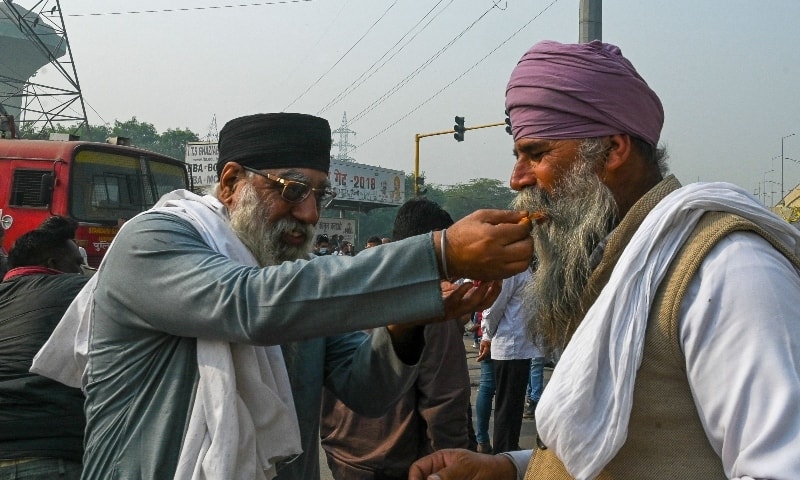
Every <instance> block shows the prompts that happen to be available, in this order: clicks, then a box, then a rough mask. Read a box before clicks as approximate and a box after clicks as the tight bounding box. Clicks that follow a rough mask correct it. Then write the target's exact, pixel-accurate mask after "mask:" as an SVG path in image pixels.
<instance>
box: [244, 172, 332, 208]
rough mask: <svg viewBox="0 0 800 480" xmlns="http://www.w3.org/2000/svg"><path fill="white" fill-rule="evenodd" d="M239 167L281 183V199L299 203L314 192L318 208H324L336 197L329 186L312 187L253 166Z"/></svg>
mask: <svg viewBox="0 0 800 480" xmlns="http://www.w3.org/2000/svg"><path fill="white" fill-rule="evenodd" d="M241 167H242V168H243V169H245V170H247V171H248V172H252V173H255V174H256V175H260V176H262V177H264V178H266V179H267V180H271V181H273V182H275V183H277V184H280V185H282V187H283V188H281V197H283V199H284V200H286V201H287V202H289V203H300V202H302V201H303V200H305V199H306V198H307V197H308V196H309V195H310V194H311V192H314V196H315V197H316V199H317V205H319V206H320V208H326V207H327V206H328V205H330V204H331V202H333V199H334V198H336V192H334V191H333V190H331V189H330V188H314V187H312V186H311V185H309V184H307V183H304V182H300V181H297V180H289V179H288V178H283V177H279V176H277V175H272V174H271V173H264V172H261V171H258V170H256V169H254V168H250V167H245V166H244V165H241Z"/></svg>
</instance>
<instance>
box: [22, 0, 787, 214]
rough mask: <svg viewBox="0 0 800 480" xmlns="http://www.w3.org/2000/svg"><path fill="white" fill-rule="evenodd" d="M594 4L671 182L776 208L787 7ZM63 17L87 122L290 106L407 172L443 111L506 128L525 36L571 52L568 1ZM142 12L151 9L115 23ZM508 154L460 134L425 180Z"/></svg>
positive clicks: (573, 37)
mask: <svg viewBox="0 0 800 480" xmlns="http://www.w3.org/2000/svg"><path fill="white" fill-rule="evenodd" d="M18 3H19V4H21V5H23V6H26V7H31V6H32V4H33V1H32V0H20V1H18ZM237 3H238V4H246V5H249V6H238V5H236V4H237ZM603 3H604V4H603V40H604V41H606V42H610V43H614V44H617V45H619V46H620V47H621V48H622V51H623V53H624V54H625V55H626V56H627V57H628V58H629V59H630V60H631V61H632V62H633V64H634V65H635V66H636V68H637V69H638V71H639V73H640V74H641V75H642V76H643V77H644V78H645V79H646V80H647V82H648V83H649V84H650V86H651V87H652V88H653V89H654V90H655V91H656V93H657V94H658V95H659V96H660V98H661V100H662V102H663V104H664V109H665V112H666V122H665V126H664V130H663V133H662V136H661V142H662V143H664V144H665V145H666V146H667V147H668V149H669V151H670V158H671V160H670V165H671V169H672V171H673V173H675V174H676V175H677V176H678V178H679V179H680V180H681V181H683V182H684V183H688V182H691V181H696V180H702V181H710V180H724V181H730V182H734V183H737V184H739V185H741V186H742V187H744V188H745V189H747V190H748V191H750V192H755V193H758V192H759V191H761V190H760V189H761V188H763V184H764V180H767V183H766V185H767V190H768V191H770V190H773V191H775V192H776V193H775V194H774V201H776V202H777V201H778V199H779V196H780V191H781V185H780V182H781V163H782V162H781V157H780V155H781V138H782V137H784V136H786V135H790V134H792V133H797V135H796V136H794V137H789V138H786V139H785V141H784V147H785V148H784V155H785V156H786V157H788V158H791V159H796V160H797V161H798V162H797V163H796V162H795V161H793V160H788V159H787V160H786V161H785V162H783V163H784V188H785V190H787V191H788V190H790V189H791V188H793V187H794V186H795V185H796V184H797V183H798V182H800V24H798V21H800V2H799V1H797V0H764V1H755V0H751V1H744V0H702V1H698V0H670V1H660V2H652V1H632V0H628V1H622V0H618V1H613V0H606V1H605V2H603ZM61 6H62V8H63V10H64V12H63V13H64V18H65V22H66V26H67V33H68V35H69V40H70V43H71V47H72V53H73V57H74V61H75V64H76V66H77V71H78V77H79V79H80V83H81V87H82V91H83V95H84V100H85V102H86V104H87V111H88V114H89V121H90V123H92V124H96V123H104V122H113V121H114V120H115V119H118V120H127V119H129V118H130V117H131V116H134V115H135V116H136V117H137V118H138V119H139V120H141V121H147V122H150V123H153V124H154V125H155V126H156V128H157V129H158V130H159V131H163V130H166V129H167V128H189V129H191V130H193V131H195V132H197V133H198V134H199V135H200V136H201V137H205V136H206V135H207V134H208V133H209V129H210V128H209V127H210V125H211V123H212V119H214V118H216V123H217V127H218V129H221V128H222V126H223V125H224V123H225V122H226V121H228V120H230V119H231V118H234V117H236V116H239V115H244V114H250V113H256V112H271V111H291V112H304V113H312V114H318V115H320V116H323V117H325V118H327V119H328V120H329V121H330V123H331V125H332V127H333V128H334V129H336V128H339V127H340V125H341V121H342V117H343V115H344V114H345V113H346V114H347V117H348V119H349V120H350V123H349V128H350V129H351V130H352V131H355V132H356V135H355V136H352V135H351V136H350V137H349V140H350V143H351V144H353V145H355V146H356V147H357V148H356V150H354V151H353V152H352V153H351V156H352V157H353V158H355V159H356V160H357V161H358V162H360V163H365V164H371V165H378V166H383V167H387V168H394V169H401V170H405V171H406V172H411V171H413V168H414V135H415V134H416V133H431V132H438V131H443V130H449V129H452V125H453V117H454V116H455V115H461V116H464V117H466V124H467V126H477V125H484V124H490V123H495V122H502V121H503V119H504V115H503V98H504V93H505V85H506V82H507V80H508V75H509V73H510V71H511V69H512V68H513V66H514V65H515V64H516V62H517V60H518V59H519V58H520V56H521V55H522V54H523V53H524V52H525V51H526V50H527V49H528V48H529V47H530V46H531V45H533V44H534V43H536V42H537V41H539V40H544V39H549V40H557V41H561V42H575V41H577V40H578V6H579V2H578V0H556V1H553V0H543V1H542V0H528V1H514V0H508V1H502V2H496V3H494V2H492V1H490V0H458V1H453V0H443V1H439V2H436V1H433V0H429V1H421V0H413V1H412V0H405V1H399V0H398V1H389V0H385V1H377V0H311V1H302V0H296V1H291V0H284V1H282V2H279V1H274V2H264V1H257V0H249V1H247V2H243V1H241V0H237V2H227V1H226V0H191V1H190V0H170V1H169V2H164V1H161V0H137V1H130V0H128V1H120V0H67V1H62V2H61ZM212 7H225V8H212ZM167 9H171V10H173V11H167ZM180 9H184V10H180ZM146 10H154V11H155V13H126V12H134V11H138V12H143V11H146ZM112 13H119V14H112ZM94 14H104V15H94ZM426 15H427V16H426ZM42 78H45V77H44V76H43V77H42ZM338 140H339V138H338V136H334V141H338ZM511 147H512V142H511V137H510V136H508V135H507V134H506V133H505V131H504V129H503V128H502V127H494V128H486V129H481V130H474V131H468V132H467V133H466V140H465V141H464V142H461V143H458V142H456V141H455V140H454V139H453V138H452V135H441V136H433V137H428V138H424V139H422V140H421V143H420V151H421V155H420V163H421V170H422V171H423V172H424V173H425V174H426V177H427V181H428V182H429V183H435V184H441V185H450V184H455V183H459V182H465V181H468V180H470V179H472V178H478V177H488V178H497V179H501V180H503V182H507V180H508V176H509V173H510V169H511V166H512V164H513V157H512V156H511ZM336 153H338V150H337V149H336V147H334V154H336ZM770 170H772V172H770ZM773 182H774V183H773ZM762 199H763V196H762ZM767 200H768V201H770V198H769V196H768V198H767Z"/></svg>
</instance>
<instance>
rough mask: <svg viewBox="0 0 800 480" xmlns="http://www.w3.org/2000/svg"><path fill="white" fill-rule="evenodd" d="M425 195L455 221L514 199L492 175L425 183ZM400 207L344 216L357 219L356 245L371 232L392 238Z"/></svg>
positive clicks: (409, 184)
mask: <svg viewBox="0 0 800 480" xmlns="http://www.w3.org/2000/svg"><path fill="white" fill-rule="evenodd" d="M425 187H426V188H427V189H428V191H427V192H426V194H425V195H424V197H425V198H428V199H429V200H431V201H434V202H436V203H438V204H439V205H441V206H442V207H443V208H444V209H445V210H447V211H448V212H449V213H450V216H452V217H453V220H455V221H458V220H460V219H461V218H463V217H465V216H467V215H469V214H470V213H472V212H474V211H475V210H478V209H481V208H498V209H507V208H509V204H510V203H511V200H512V199H513V198H514V195H515V194H514V191H513V190H511V189H510V188H509V187H507V186H505V185H504V184H503V182H501V181H500V180H496V179H491V178H476V179H472V180H470V181H469V182H467V183H463V184H456V185H453V186H450V187H442V186H440V185H432V184H426V185H425ZM413 191H414V176H413V175H411V174H409V175H406V199H409V198H411V197H412V196H413V193H410V192H413ZM398 208H399V207H387V208H376V209H374V210H371V211H370V212H368V213H350V214H346V216H347V218H355V219H356V220H357V221H358V237H357V239H356V242H357V244H356V247H358V248H359V249H361V248H363V245H364V243H365V242H366V240H367V238H369V237H370V236H372V235H378V236H388V237H391V234H392V227H393V226H394V217H395V215H397V210H398Z"/></svg>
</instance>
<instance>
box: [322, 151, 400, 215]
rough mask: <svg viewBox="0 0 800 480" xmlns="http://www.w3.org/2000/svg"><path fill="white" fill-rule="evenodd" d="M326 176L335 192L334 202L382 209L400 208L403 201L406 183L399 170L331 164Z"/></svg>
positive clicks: (334, 161)
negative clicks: (377, 204)
mask: <svg viewBox="0 0 800 480" xmlns="http://www.w3.org/2000/svg"><path fill="white" fill-rule="evenodd" d="M328 176H329V177H330V181H331V188H333V191H334V192H336V201H340V200H344V201H348V200H349V201H353V202H371V203H381V204H384V205H402V203H403V202H404V201H405V197H406V182H405V173H404V172H403V171H402V170H390V169H388V168H381V167H372V166H369V165H364V164H360V163H354V162H343V161H341V160H331V169H330V172H329V173H328Z"/></svg>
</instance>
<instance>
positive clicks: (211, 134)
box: [206, 114, 219, 143]
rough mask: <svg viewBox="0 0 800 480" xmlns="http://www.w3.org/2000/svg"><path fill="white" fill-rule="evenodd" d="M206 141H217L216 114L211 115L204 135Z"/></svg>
mask: <svg viewBox="0 0 800 480" xmlns="http://www.w3.org/2000/svg"><path fill="white" fill-rule="evenodd" d="M206 142H208V143H217V142H219V131H218V130H217V115H216V114H214V116H213V117H211V125H209V126H208V135H206Z"/></svg>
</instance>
